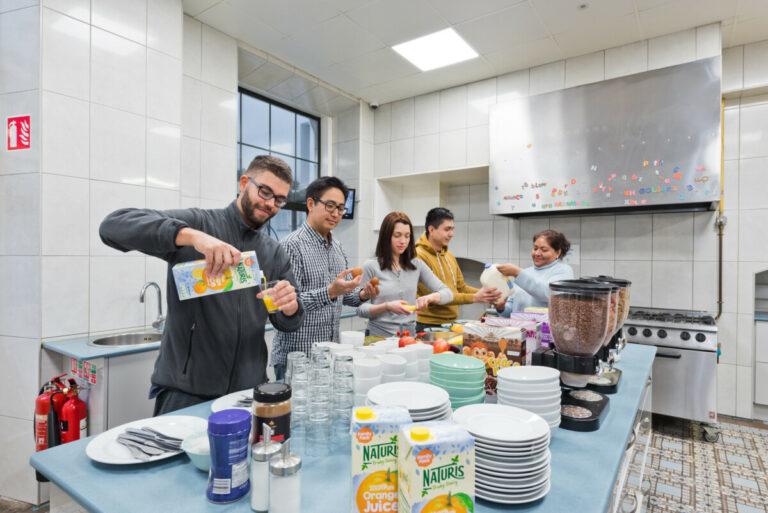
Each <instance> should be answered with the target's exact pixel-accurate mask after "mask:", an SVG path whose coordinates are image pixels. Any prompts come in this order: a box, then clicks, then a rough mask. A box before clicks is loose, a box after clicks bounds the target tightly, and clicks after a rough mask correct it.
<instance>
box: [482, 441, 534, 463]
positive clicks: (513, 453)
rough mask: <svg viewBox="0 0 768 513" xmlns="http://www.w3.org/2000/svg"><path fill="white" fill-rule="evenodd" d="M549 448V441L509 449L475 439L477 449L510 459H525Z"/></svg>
mask: <svg viewBox="0 0 768 513" xmlns="http://www.w3.org/2000/svg"><path fill="white" fill-rule="evenodd" d="M547 447H549V440H544V441H542V442H539V443H537V444H536V445H529V446H527V447H509V446H506V445H498V444H494V443H490V442H486V441H483V440H479V439H478V438H475V448H479V449H481V450H484V451H486V452H489V451H499V452H500V453H502V454H506V455H508V456H510V457H521V458H524V457H525V456H527V455H534V454H538V453H539V452H541V451H543V450H544V449H546V448H547Z"/></svg>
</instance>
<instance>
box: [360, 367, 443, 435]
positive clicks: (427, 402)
mask: <svg viewBox="0 0 768 513" xmlns="http://www.w3.org/2000/svg"><path fill="white" fill-rule="evenodd" d="M386 356H391V355H386ZM367 403H368V404H370V405H393V406H405V407H406V408H408V412H409V413H410V414H411V419H412V420H413V421H414V422H427V421H430V420H445V419H450V418H451V413H452V410H451V401H450V398H449V397H448V392H446V391H445V390H443V389H442V388H439V387H436V386H434V385H430V384H429V383H417V382H413V381H398V382H394V383H382V384H381V385H378V386H375V387H373V388H372V389H370V390H369V391H368V400H367Z"/></svg>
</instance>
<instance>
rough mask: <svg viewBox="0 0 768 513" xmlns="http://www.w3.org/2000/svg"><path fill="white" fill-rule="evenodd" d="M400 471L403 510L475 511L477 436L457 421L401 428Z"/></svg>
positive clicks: (425, 512)
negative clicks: (474, 436) (473, 435)
mask: <svg viewBox="0 0 768 513" xmlns="http://www.w3.org/2000/svg"><path fill="white" fill-rule="evenodd" d="M399 444H400V450H399V451H398V458H397V470H398V483H399V497H400V509H399V510H398V511H400V512H402V513H439V512H440V513H441V512H451V513H472V512H473V511H474V509H475V439H474V438H473V437H472V435H470V434H469V432H467V430H466V429H464V428H463V427H462V426H460V425H459V424H457V423H455V422H453V421H433V422H421V423H417V424H409V425H406V426H403V427H402V428H401V429H400V442H399Z"/></svg>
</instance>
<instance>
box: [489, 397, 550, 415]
mask: <svg viewBox="0 0 768 513" xmlns="http://www.w3.org/2000/svg"><path fill="white" fill-rule="evenodd" d="M498 401H499V404H506V405H508V406H515V407H516V408H521V409H523V410H528V411H532V412H534V413H539V412H544V413H549V412H551V411H554V410H559V409H560V398H559V397H558V398H557V399H555V400H554V401H549V402H546V403H545V402H541V403H538V404H526V403H522V402H517V401H513V400H510V399H506V398H502V397H501V396H499V399H498Z"/></svg>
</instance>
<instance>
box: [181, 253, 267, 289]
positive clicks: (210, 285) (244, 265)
mask: <svg viewBox="0 0 768 513" xmlns="http://www.w3.org/2000/svg"><path fill="white" fill-rule="evenodd" d="M260 273H261V271H260V270H259V261H258V260H257V259H256V252H255V251H245V252H243V253H241V254H240V263H239V264H237V265H236V266H234V267H230V268H228V269H226V270H225V271H224V273H223V274H222V275H221V276H217V277H216V278H212V277H210V276H208V275H207V274H206V272H205V260H193V261H191V262H182V263H180V264H176V265H174V266H173V279H174V281H175V282H176V291H177V292H178V294H179V299H180V300H182V301H183V300H185V299H194V298H197V297H203V296H210V295H211V294H220V293H222V292H229V291H230V290H239V289H244V288H247V287H255V286H256V285H258V284H259V283H261V281H260Z"/></svg>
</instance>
